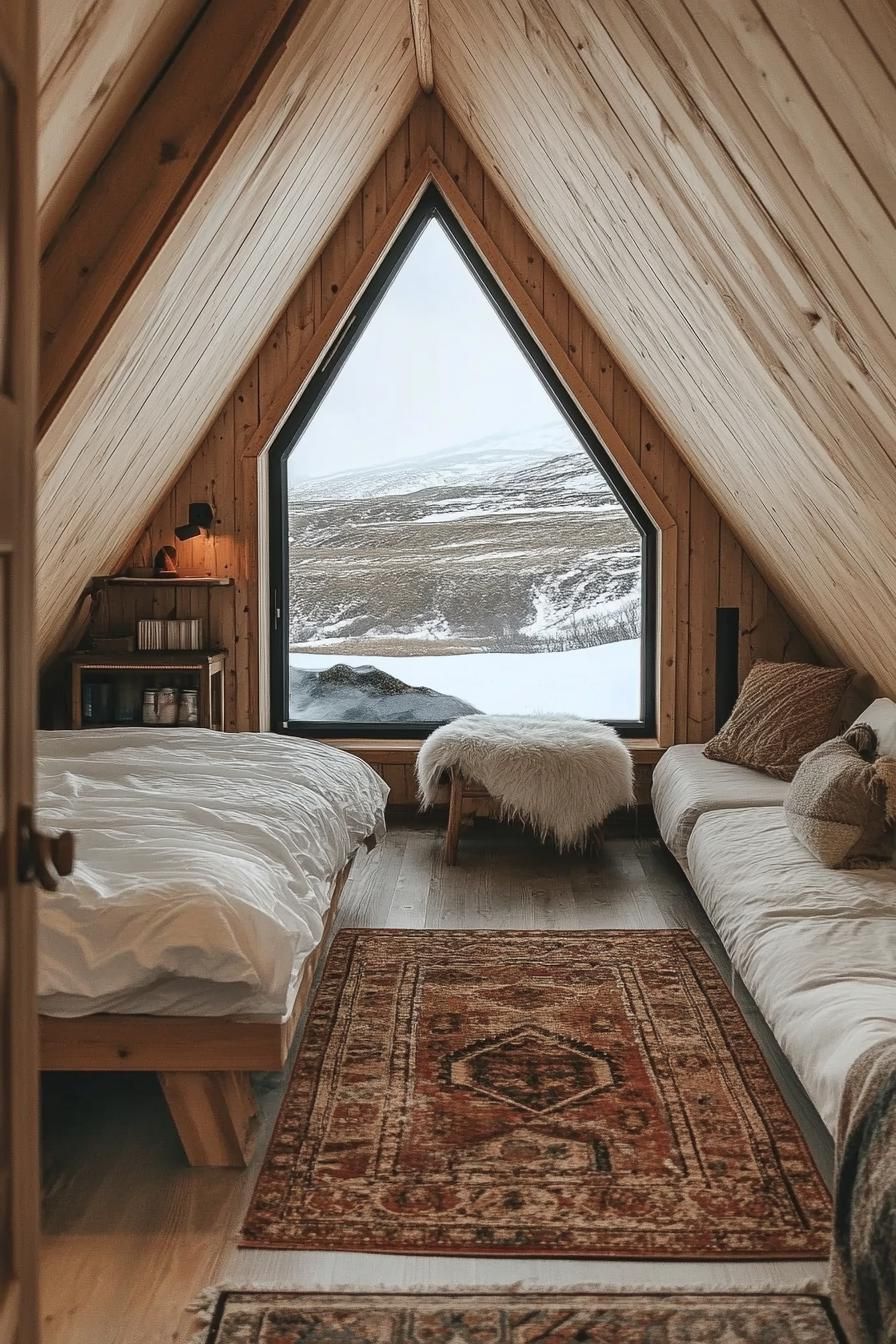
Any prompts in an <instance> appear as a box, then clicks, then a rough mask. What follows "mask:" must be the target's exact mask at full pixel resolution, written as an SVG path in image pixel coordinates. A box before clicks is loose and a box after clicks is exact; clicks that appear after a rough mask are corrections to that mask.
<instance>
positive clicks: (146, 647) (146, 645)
mask: <svg viewBox="0 0 896 1344" xmlns="http://www.w3.org/2000/svg"><path fill="white" fill-rule="evenodd" d="M137 648H138V649H140V650H142V651H145V652H150V651H151V652H154V653H155V652H159V653H175V652H183V651H185V650H197V649H204V648H205V638H204V631H203V628H202V620H201V619H200V618H199V617H196V618H193V619H190V620H183V621H138V622H137Z"/></svg>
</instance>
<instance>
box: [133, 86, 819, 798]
mask: <svg viewBox="0 0 896 1344" xmlns="http://www.w3.org/2000/svg"><path fill="white" fill-rule="evenodd" d="M428 146H431V147H432V149H433V150H434V151H435V152H436V153H437V154H438V155H439V156H440V157H441V158H442V160H443V161H444V163H445V165H446V167H447V169H448V171H449V172H450V173H451V175H452V177H453V178H454V180H455V181H456V182H457V184H458V186H459V187H460V189H461V190H462V192H463V193H464V196H465V197H466V199H467V201H468V202H469V203H470V205H471V206H472V208H473V209H474V210H475V212H476V214H477V216H478V217H479V218H480V219H481V220H482V222H483V223H484V225H485V227H486V228H487V230H488V232H489V234H490V235H491V237H492V238H493V240H494V242H495V243H496V245H497V246H498V247H499V248H500V250H501V251H502V252H503V254H504V255H505V256H506V257H507V259H508V260H509V261H510V262H511V263H512V265H513V266H514V268H515V270H516V272H517V274H518V276H519V277H520V279H521V280H522V281H523V282H524V283H525V285H526V287H527V289H528V291H529V293H530V294H531V296H532V298H533V299H534V300H535V302H536V304H537V305H538V308H539V310H540V311H541V312H542V314H543V315H544V317H545V319H546V320H547V322H548V323H549V324H550V327H551V329H552V331H553V332H554V333H555V335H556V337H557V338H558V340H560V341H561V342H562V344H563V345H564V347H565V348H566V349H567V350H568V352H569V354H570V356H571V358H572V360H573V362H574V363H575V365H576V367H577V369H578V370H579V372H580V373H581V374H582V376H583V378H584V379H585V381H586V382H587V383H588V385H589V387H590V388H591V389H592V391H593V392H594V394H595V396H596V397H597V398H598V400H599V401H600V403H601V406H602V407H603V408H604V410H605V411H606V413H607V415H608V416H609V417H610V418H611V419H612V421H613V424H614V425H615V426H616V428H617V430H618V431H619V433H620V435H621V437H622V438H623V440H624V442H625V443H626V445H627V446H628V449H629V451H630V452H631V453H632V455H633V456H634V457H635V458H636V460H637V461H638V462H639V463H640V465H641V467H642V470H643V471H644V472H645V473H646V474H647V476H648V477H649V479H650V480H651V482H652V483H653V485H654V486H655V488H656V490H657V492H658V493H659V495H660V496H661V497H662V499H663V500H664V502H665V503H666V505H667V506H668V508H669V509H670V511H671V512H672V514H673V515H674V517H675V519H676V521H677V523H678V546H679V557H678V581H679V593H678V631H677V642H676V669H675V677H676V712H675V736H676V740H677V741H690V742H699V741H703V740H705V738H706V737H707V736H709V735H710V734H711V732H712V730H713V726H714V704H715V656H716V650H715V619H716V607H717V606H720V605H721V606H736V607H739V608H740V673H741V677H743V676H744V675H745V674H746V672H747V670H748V669H749V666H750V664H751V663H752V661H753V660H754V659H755V658H757V657H759V656H762V657H768V658H811V657H812V656H813V655H812V651H811V650H810V648H809V646H808V644H807V642H806V640H805V639H804V638H803V636H802V635H801V634H800V632H799V631H798V630H797V629H796V627H795V626H794V624H793V622H792V621H791V620H790V619H789V617H788V616H787V614H786V613H785V611H784V610H783V608H782V606H781V604H780V603H779V602H778V600H777V599H776V597H775V596H774V594H773V593H772V592H771V591H770V590H769V588H768V587H767V585H766V584H765V582H764V581H763V579H762V577H761V575H760V574H759V573H758V572H757V570H756V569H755V567H754V565H753V564H752V563H751V561H750V559H749V557H748V556H747V555H746V553H745V552H744V551H743V549H742V548H741V546H740V545H739V543H738V541H737V539H736V538H735V537H734V536H733V534H732V533H731V532H730V530H729V529H728V528H727V527H726V525H725V524H724V522H722V520H721V519H720V518H719V515H718V513H717V512H716V510H715V509H714V508H713V506H712V504H711V503H710V502H709V500H708V499H707V497H706V495H705V494H704V492H703V490H702V489H701V488H700V486H699V485H698V484H697V482H696V481H695V480H694V479H693V477H692V476H691V475H690V473H689V471H688V470H687V468H686V467H685V465H684V463H683V461H682V459H681V457H680V456H679V454H678V453H677V452H676V450H675V447H674V445H673V444H672V443H671V441H670V440H669V438H668V436H667V435H666V434H664V433H663V431H662V430H661V429H660V427H659V425H658V424H657V422H656V420H655V419H654V417H653V416H652V415H651V413H650V410H649V408H648V407H647V406H646V405H645V404H644V402H643V401H642V400H641V398H640V397H639V396H638V394H637V393H636V392H635V390H634V388H633V387H632V385H631V383H630V382H629V381H628V379H627V378H626V377H625V375H624V374H623V373H622V372H621V370H620V369H619V368H618V367H617V366H616V364H615V363H614V361H613V359H612V357H611V355H610V353H609V351H608V350H607V348H606V346H605V345H604V343H603V342H602V341H601V339H600V336H599V335H598V333H597V332H596V331H595V330H594V329H593V328H592V327H591V326H590V325H589V324H588V322H587V321H586V320H585V318H584V316H583V314H582V311H581V309H580V308H579V306H578V305H577V304H576V303H575V302H574V301H573V300H572V299H571V297H570V295H569V293H568V291H567V290H566V288H565V287H564V285H563V284H562V283H561V281H560V280H559V278H558V276H557V275H556V273H555V272H554V271H553V270H552V269H551V267H550V266H549V265H548V264H547V263H546V262H545V261H544V260H543V258H542V255H541V253H540V252H539V250H538V248H537V247H536V246H535V245H534V243H533V242H532V240H531V238H530V237H529V235H528V234H527V233H526V231H525V230H524V229H523V227H522V226H521V225H520V224H519V223H518V221H517V220H516V218H515V216H514V215H513V214H512V213H511V211H510V209H509V208H508V207H507V205H506V204H505V203H504V201H503V200H502V198H501V196H500V194H499V192H498V190H497V189H496V187H495V186H494V184H493V183H492V182H491V181H490V179H489V178H488V177H487V176H486V174H485V173H484V171H483V168H482V166H481V164H480V163H479V161H478V160H477V158H476V156H475V155H474V154H473V152H472V150H471V149H470V148H469V146H468V145H467V144H466V142H465V141H464V139H463V137H462V136H461V134H460V132H459V131H458V129H457V127H456V126H455V124H454V123H453V122H452V121H451V120H450V118H448V116H447V115H446V114H445V113H444V112H443V110H442V108H441V106H440V104H439V103H438V101H437V100H435V99H434V98H428V99H421V100H420V101H419V102H418V103H417V104H416V105H415V107H414V108H413V110H412V112H411V114H410V116H409V117H408V118H407V119H406V121H405V122H404V123H403V124H402V126H401V127H400V129H399V131H398V133H397V134H396V135H395V137H394V139H393V140H392V142H391V144H390V145H389V146H388V148H387V150H386V152H385V153H384V154H383V156H382V158H381V159H380V160H379V162H378V163H377V165H376V167H375V168H374V170H373V171H372V172H371V174H370V176H369V177H368V178H367V181H366V182H365V183H364V186H363V188H362V189H361V190H360V191H359V192H358V194H357V195H356V197H355V198H354V200H353V201H352V203H351V205H350V207H349V209H348V211H347V213H346V215H345V216H344V218H343V220H342V222H341V223H340V225H339V226H338V228H337V229H336V231H335V233H334V234H333V235H332V236H331V238H330V239H329V241H328V242H327V244H326V245H325V247H324V248H323V250H322V252H321V253H320V255H319V256H318V258H317V260H316V261H315V263H314V264H313V265H312V267H311V269H310V270H309V271H308V272H307V274H306V275H305V278H304V280H303V281H302V283H301V285H300V286H299V288H298V290H297V291H296V293H295V294H294V295H293V297H292V299H291V300H290V302H289V303H288V305H287V306H286V308H285V309H284V310H283V311H282V312H281V313H280V315H279V317H278V319H277V321H276V324H275V325H274V327H273V328H272V330H271V332H270V334H269V336H268V338H267V340H266V341H265V344H264V345H263V347H262V349H261V351H260V353H259V354H258V356H257V358H256V359H254V360H253V361H252V363H251V365H250V366H249V369H248V371H247V373H246V375H245V376H244V378H243V380H242V382H241V383H240V385H239V387H238V388H237V390H236V392H235V393H234V394H233V396H232V397H230V398H228V400H227V401H226V402H225V404H224V406H223V407H222V409H221V411H220V413H219V415H218V418H217V420H216V421H215V424H214V426H213V428H212V431H211V433H210V434H209V435H208V436H207V437H206V438H205V439H204V440H203V442H202V443H201V445H200V446H199V448H198V450H197V452H196V454H195V456H194V457H193V460H192V461H191V462H190V464H189V466H188V467H187V468H186V469H185V471H184V472H183V473H182V475H181V477H180V479H179V481H178V482H177V485H176V486H175V488H174V490H173V491H172V492H171V494H170V495H169V496H168V498H167V499H166V500H165V501H164V503H163V504H162V505H161V507H160V508H159V509H158V510H157V511H156V513H155V514H154V516H153V517H152V518H151V519H150V521H149V522H148V524H147V527H146V530H145V532H144V534H143V536H142V538H141V540H140V542H139V544H138V545H137V547H136V548H135V550H134V552H133V555H132V556H131V557H130V558H129V559H127V561H126V562H127V563H131V564H145V563H148V562H149V559H150V557H151V554H152V552H153V551H154V550H155V549H156V548H157V547H158V546H160V545H162V544H164V543H167V542H171V541H172V531H173V528H174V526H175V524H176V523H178V522H180V521H183V520H184V519H185V518H186V512H187V505H188V503H189V502H190V500H198V499H209V500H210V501H211V503H212V505H213V507H214V509H215V513H216V518H217V519H218V524H217V527H216V530H215V534H214V535H213V536H212V537H211V538H210V539H209V540H208V542H201V541H200V542H194V543H191V544H190V545H189V546H188V547H183V546H182V547H181V548H180V550H179V556H180V562H181V566H182V568H183V569H184V570H187V569H194V570H195V571H196V572H202V573H209V574H219V575H228V576H232V577H234V578H235V580H236V584H235V587H234V588H233V589H225V590H221V591H219V592H215V593H212V594H211V596H210V598H206V597H205V596H203V598H202V601H206V600H209V601H210V612H211V620H212V631H213V634H214V635H215V637H216V638H217V639H219V640H221V641H222V642H223V643H224V644H226V645H227V646H228V647H230V648H231V650H232V657H231V664H230V670H229V672H228V696H227V705H228V714H227V717H228V724H229V726H230V727H231V728H235V729H250V728H255V727H257V726H258V719H257V698H258V687H257V665H258V658H257V641H258V639H259V633H260V627H259V613H258V604H257V600H256V595H255V594H256V589H255V583H256V575H257V572H258V570H257V564H258V557H257V554H256V533H257V495H256V489H255V480H256V465H257V464H256V459H255V457H254V455H252V453H251V452H250V453H248V454H247V452H246V449H247V447H248V446H250V445H251V442H252V435H253V431H254V430H255V428H256V427H257V426H258V424H259V422H260V420H261V419H262V417H263V416H264V415H265V412H266V410H267V409H268V408H269V407H270V406H271V405H272V404H275V403H276V402H277V401H278V400H281V399H282V388H283V384H284V383H288V382H289V380H290V378H291V376H292V372H291V371H292V370H294V369H295V368H296V367H297V365H298V363H299V362H300V359H301V356H302V353H303V352H304V351H306V348H307V347H308V345H309V343H310V342H311V340H312V339H313V337H314V333H315V331H316V330H317V329H318V327H319V325H320V324H321V322H322V321H323V320H324V318H325V317H326V314H327V312H328V310H329V308H330V306H331V305H332V304H333V303H334V302H335V300H336V298H337V296H338V294H339V291H340V285H341V283H342V282H343V280H344V279H345V278H346V277H347V276H348V274H349V272H350V271H351V268H352V267H353V266H354V265H355V264H356V263H357V261H358V260H359V258H360V257H361V256H362V254H363V252H364V249H365V246H366V244H367V243H369V241H370V239H371V237H372V235H373V232H374V230H375V229H376V227H377V225H378V223H379V222H380V221H381V220H382V219H383V218H384V216H385V214H386V212H387V211H388V210H389V208H390V206H391V205H392V203H393V202H394V201H395V200H396V198H397V197H398V196H399V194H400V192H401V190H402V187H403V186H404V185H405V183H406V182H407V181H408V179H409V177H410V176H411V173H412V170H413V168H414V166H415V165H416V164H417V163H418V161H419V158H420V156H421V155H422V154H424V153H425V152H426V150H427V147H428ZM278 392H279V393H280V397H279V398H278V395H277V394H278ZM144 600H145V599H144ZM132 615H133V613H132V612H130V613H128V619H130V617H131V616H132ZM383 769H384V773H385V772H386V770H387V769H388V770H392V771H394V772H395V773H394V779H393V781H392V782H393V783H394V784H395V785H396V786H400V787H401V791H402V792H404V791H405V790H406V785H407V779H408V775H409V767H408V766H407V765H406V764H402V763H398V764H396V765H393V766H389V767H383ZM398 792H399V789H398V787H397V788H396V793H398Z"/></svg>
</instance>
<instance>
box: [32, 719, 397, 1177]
mask: <svg viewBox="0 0 896 1344" xmlns="http://www.w3.org/2000/svg"><path fill="white" fill-rule="evenodd" d="M37 782H38V802H39V822H40V825H41V827H42V828H43V829H45V830H70V831H73V832H75V835H76V844H77V862H76V865H75V870H74V873H73V875H72V877H70V878H66V879H62V880H61V882H60V886H59V890H58V891H57V892H53V893H41V894H40V896H39V947H38V994H39V1005H40V1011H41V1014H42V1017H41V1038H42V1040H41V1050H42V1067H43V1068H45V1069H84V1070H134V1069H136V1070H151V1071H155V1072H158V1073H159V1076H160V1080H161V1083H162V1087H163V1089H164V1091H165V1095H166V1098H167V1100H168V1104H169V1108H170V1109H171V1112H172V1115H173V1117H174V1121H175V1124H176V1125H177V1129H178V1132H179V1134H180V1136H181V1139H182V1141H183V1143H184V1147H185V1150H186V1152H187V1156H188V1157H189V1159H190V1160H191V1161H192V1162H194V1163H200V1164H204V1165H236V1164H240V1163H242V1162H243V1161H244V1160H245V1155H246V1147H247V1139H248V1131H249V1128H250V1125H251V1120H252V1116H253V1114H254V1105H253V1102H252V1095H251V1090H250V1087H249V1082H248V1072H249V1071H250V1070H264V1069H277V1068H280V1067H281V1066H282V1064H283V1063H284V1061H285V1059H286V1056H287V1054H288V1051H289V1047H290V1044H291V1041H292V1037H293V1033H294V1031H295V1028H296V1025H297V1023H298V1020H299V1016H300V1014H301V1010H302V1007H303V1005H304V1000H305V997H306V995H307V992H308V989H309V988H310V983H311V978H312V976H313V973H314V965H315V962H316V959H317V955H318V953H319V951H320V949H321V948H322V946H323V945H324V942H325V939H326V935H327V931H328V928H329V925H330V923H331V921H332V919H333V916H334V914H335V909H336V903H337V901H338V897H339V894H340V892H341V889H342V887H343V885H344V883H345V879H346V877H347V874H348V866H349V865H350V863H351V861H352V859H353V856H354V854H355V853H356V851H357V850H358V848H359V847H360V846H361V845H362V844H364V843H365V842H367V843H368V844H370V843H373V842H374V841H375V840H376V839H377V838H378V837H379V836H381V835H382V834H383V832H384V829H385V827H384V819H383V818H384V807H385V799H386V795H387V792H388V790H387V788H386V786H385V785H384V783H383V781H382V780H381V779H380V778H379V776H377V775H376V774H375V773H374V772H373V771H372V770H371V769H370V768H369V766H367V765H365V764H364V763H363V762H361V761H359V760H357V759H355V758H354V757H351V756H349V755H347V754H346V753H344V752H340V751H337V750H335V749H333V748H330V747H326V746H322V745H320V744H318V743H310V742H305V741H301V740H299V739H290V738H284V737H279V736H276V735H274V734H257V733H241V734H224V733H216V732H210V731H206V730H203V729H178V730H171V729H164V728H162V729H146V728H131V729H105V730H97V731H92V732H71V733H69V732H61V733H41V734H39V735H38V781H37Z"/></svg>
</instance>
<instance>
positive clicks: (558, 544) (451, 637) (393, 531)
mask: <svg viewBox="0 0 896 1344" xmlns="http://www.w3.org/2000/svg"><path fill="white" fill-rule="evenodd" d="M290 484H291V488H290V496H289V526H290V644H291V645H292V646H293V647H306V648H307V647H309V646H314V647H318V648H321V649H322V650H323V649H324V648H326V649H332V650H333V651H337V650H341V651H343V652H346V653H352V652H357V653H367V652H369V653H374V652H379V653H381V654H387V653H389V652H390V651H394V652H396V653H398V652H402V653H404V652H406V653H408V654H410V653H412V652H416V651H422V649H423V648H424V647H425V648H427V649H428V651H430V652H437V651H439V652H449V651H453V652H469V651H471V650H476V649H492V650H493V649H505V650H508V651H512V650H519V651H523V650H526V649H529V648H530V647H531V648H533V649H535V648H546V647H550V646H551V641H553V647H558V644H557V641H558V640H559V641H564V640H565V641H572V644H573V645H574V646H581V645H582V644H586V645H587V644H596V643H601V642H607V641H608V640H609V639H610V638H611V637H612V638H616V639H620V638H626V637H631V635H632V633H636V631H634V632H633V629H632V621H633V620H634V621H635V623H636V620H637V599H638V593H639V587H640V565H641V539H640V535H639V533H638V531H637V529H636V528H635V527H634V525H633V524H632V522H631V521H630V519H629V518H628V516H627V514H626V513H625V511H624V510H623V508H622V507H621V505H620V504H619V502H618V501H617V499H616V497H615V495H614V494H613V492H612V490H611V489H610V487H609V485H608V484H607V482H606V480H605V479H604V477H603V476H602V474H601V472H600V471H599V469H598V468H597V467H596V465H595V464H594V463H593V462H592V460H591V458H590V457H589V456H588V454H587V453H586V451H585V449H584V448H583V447H582V446H581V445H580V444H579V442H578V441H577V440H576V439H575V438H574V436H573V435H572V433H571V431H570V430H569V429H568V428H567V427H566V426H565V425H564V424H563V423H560V422H556V423H553V424H550V425H544V426H540V427H538V428H537V429H535V430H534V431H531V432H528V433H526V434H513V435H505V436H492V437H490V438H487V439H482V440H480V441H478V442H476V443H469V444H463V445H461V446H459V447H458V448H456V449H453V450H451V451H448V452H441V453H438V454H433V455H432V456H427V457H421V458H415V459H413V460H410V461H407V462H393V463H385V464H383V465H382V466H378V467H372V468H369V469H367V470H364V471H353V472H341V473H338V474H334V475H331V476H326V477H316V478H309V479H297V480H295V481H294V482H291V483H290ZM620 609H621V610H622V611H623V612H624V614H625V622H626V629H625V630H623V631H622V632H620V631H619V630H618V629H616V627H615V626H614V624H613V622H614V620H616V621H617V624H618V618H617V617H614V616H613V615H612V613H614V612H616V613H617V614H618V612H619V611H620ZM601 627H606V629H604V630H603V636H604V637H600V636H601ZM436 641H437V642H438V648H436V647H434V642H436Z"/></svg>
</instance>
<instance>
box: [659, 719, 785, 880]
mask: <svg viewBox="0 0 896 1344" xmlns="http://www.w3.org/2000/svg"><path fill="white" fill-rule="evenodd" d="M789 787H790V786H789V784H787V783H786V781H784V780H781V779H772V777H771V775H763V774H762V773H761V772H760V771H759V770H747V769H746V768H745V767H744V766H742V765H729V764H728V763H727V762H726V761H710V760H707V758H706V757H705V756H704V755H703V748H702V746H690V745H682V746H676V747H670V748H669V750H668V751H666V752H665V753H664V754H663V756H662V758H661V759H660V761H659V763H658V764H657V766H656V767H655V769H654V772H653V787H652V791H651V798H652V801H653V810H654V812H655V814H656V820H657V825H658V826H659V831H660V835H661V836H662V837H663V840H664V841H665V843H666V845H667V846H668V848H669V849H670V850H671V852H672V853H673V854H674V855H675V857H676V859H678V861H679V863H682V864H685V863H686V862H687V849H688V841H689V840H690V838H691V831H692V830H693V829H694V826H695V825H696V823H697V820H698V818H699V817H701V816H702V815H703V813H704V812H712V811H716V810H718V809H721V808H731V807H768V806H769V805H771V804H773V803H783V801H784V799H785V797H786V796H787V790H788V788H789Z"/></svg>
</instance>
